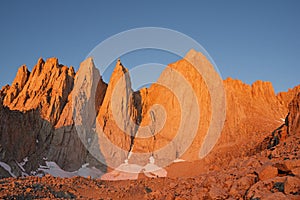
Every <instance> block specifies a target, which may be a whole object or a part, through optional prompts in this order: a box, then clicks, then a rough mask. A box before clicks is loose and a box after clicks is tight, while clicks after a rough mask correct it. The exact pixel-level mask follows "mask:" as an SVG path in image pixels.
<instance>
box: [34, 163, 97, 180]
mask: <svg viewBox="0 0 300 200" xmlns="http://www.w3.org/2000/svg"><path fill="white" fill-rule="evenodd" d="M88 166H89V163H86V164H84V165H82V166H81V168H80V169H78V170H77V171H73V172H68V171H65V170H63V169H61V168H60V167H59V166H58V165H57V164H56V163H55V162H49V161H46V166H40V167H39V168H38V170H37V171H38V172H35V174H36V176H40V175H41V174H40V173H39V171H40V172H43V173H45V174H51V175H52V176H54V177H61V178H71V177H74V176H82V177H86V178H87V177H88V176H90V177H91V178H98V177H100V176H102V175H103V172H102V171H101V170H99V169H97V168H95V167H92V168H90V167H88Z"/></svg>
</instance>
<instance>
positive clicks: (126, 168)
mask: <svg viewBox="0 0 300 200" xmlns="http://www.w3.org/2000/svg"><path fill="white" fill-rule="evenodd" d="M128 157H129V156H128ZM154 163H155V159H154V157H153V156H151V157H150V158H149V163H148V164H147V165H145V166H140V165H137V164H129V163H128V159H126V160H125V161H124V163H123V164H121V165H120V166H119V167H117V168H116V169H115V170H113V171H112V172H109V173H106V174H104V175H103V176H102V177H101V179H102V180H135V179H138V175H139V173H144V174H145V175H146V176H148V177H166V176H167V171H166V170H165V169H164V168H161V167H159V166H157V165H155V164H154Z"/></svg>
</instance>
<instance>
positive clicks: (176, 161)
mask: <svg viewBox="0 0 300 200" xmlns="http://www.w3.org/2000/svg"><path fill="white" fill-rule="evenodd" d="M173 162H174V163H178V162H185V160H183V159H179V158H177V159H175V160H173Z"/></svg>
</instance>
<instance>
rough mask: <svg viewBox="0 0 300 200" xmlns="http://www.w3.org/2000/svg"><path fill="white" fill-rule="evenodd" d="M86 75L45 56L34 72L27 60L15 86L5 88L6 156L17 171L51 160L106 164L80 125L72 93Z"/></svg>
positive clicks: (66, 165) (2, 140)
mask: <svg viewBox="0 0 300 200" xmlns="http://www.w3.org/2000/svg"><path fill="white" fill-rule="evenodd" d="M88 64H89V65H91V68H92V67H94V66H93V64H92V63H88ZM82 65H83V67H82V66H81V68H86V67H87V66H86V64H85V63H83V64H82ZM84 73H85V72H84ZM83 75H84V74H83V73H80V70H79V72H78V73H77V74H76V76H75V72H74V69H73V67H70V68H69V67H66V66H63V65H60V64H58V60H57V59H56V58H50V59H48V60H47V61H46V62H44V61H43V60H42V59H39V60H38V63H37V64H36V66H35V67H34V68H33V71H32V72H31V73H30V72H29V71H28V70H27V68H26V67H25V66H22V67H21V68H20V69H19V71H18V73H17V76H16V78H15V80H14V82H13V84H12V86H6V87H4V88H3V89H2V90H1V99H2V100H3V102H1V108H0V116H1V119H0V133H1V137H0V145H1V161H2V162H4V163H8V164H9V165H10V166H11V168H12V173H13V174H15V175H16V176H21V175H22V174H29V175H30V174H32V173H33V174H35V173H38V171H37V169H38V168H39V167H40V165H43V166H45V161H54V162H56V163H57V164H58V165H59V166H60V167H61V168H62V169H64V170H67V171H74V170H77V169H78V168H80V167H81V166H82V165H83V164H85V163H91V165H97V166H100V165H99V164H100V163H98V162H97V161H96V160H95V159H93V157H92V156H91V155H90V154H89V153H88V151H87V149H86V148H85V147H84V145H83V144H82V142H81V140H80V138H79V137H78V135H77V131H76V128H75V127H74V120H73V118H74V117H73V111H72V98H71V97H72V96H71V94H72V90H73V87H74V79H75V84H76V80H77V79H76V78H77V77H79V76H83ZM99 76H100V75H99ZM97 84H98V83H97ZM73 94H74V92H73ZM94 107H95V105H94ZM24 160H26V161H24ZM20 163H22V164H20Z"/></svg>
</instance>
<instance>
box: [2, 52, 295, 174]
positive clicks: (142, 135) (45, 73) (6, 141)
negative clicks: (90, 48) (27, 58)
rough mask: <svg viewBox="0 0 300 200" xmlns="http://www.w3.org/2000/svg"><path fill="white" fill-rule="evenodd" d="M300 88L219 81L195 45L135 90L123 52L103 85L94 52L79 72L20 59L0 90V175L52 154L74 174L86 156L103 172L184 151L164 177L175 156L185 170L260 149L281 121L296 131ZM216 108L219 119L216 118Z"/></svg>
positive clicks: (34, 165) (33, 168)
mask: <svg viewBox="0 0 300 200" xmlns="http://www.w3.org/2000/svg"><path fill="white" fill-rule="evenodd" d="M197 67H200V69H201V73H199V71H197V69H198V68H197ZM207 77H208V78H207ZM219 89H221V93H219V91H220V90H219ZM222 91H223V93H222ZM299 91H300V87H299V86H298V87H295V88H294V89H291V90H289V91H288V92H283V93H279V94H278V95H276V94H275V92H274V89H273V87H272V85H271V83H269V82H262V81H257V82H255V83H254V84H252V85H251V86H250V85H247V84H244V83H242V82H241V81H238V80H232V79H226V80H224V81H222V80H221V79H220V77H218V75H217V73H216V72H215V71H214V70H213V66H212V65H211V63H210V62H209V61H208V60H207V59H206V58H205V56H203V55H202V54H201V53H199V52H196V51H194V50H191V51H190V52H189V53H188V54H187V55H186V57H185V58H184V59H182V60H179V61H177V62H175V63H172V64H170V65H168V67H167V68H166V69H165V70H164V71H163V73H162V74H161V76H160V78H159V79H158V81H157V83H155V84H153V85H151V86H150V87H149V88H143V89H141V90H139V91H133V90H132V88H131V81H130V75H129V73H128V70H127V69H126V68H125V67H124V66H123V65H122V64H121V61H120V60H118V61H117V63H116V67H115V70H114V71H113V73H112V76H111V80H110V82H109V83H108V84H106V83H104V82H103V80H102V79H101V76H100V72H99V71H98V70H97V69H96V68H95V66H94V64H93V61H92V59H91V58H88V59H87V60H85V61H84V62H82V63H81V65H80V68H79V70H78V72H77V73H75V71H74V69H73V68H72V67H67V66H63V65H61V64H59V63H58V60H57V59H56V58H50V59H48V60H47V61H43V60H42V59H39V61H38V63H37V64H36V66H35V67H34V68H33V70H32V72H29V71H28V69H27V68H26V66H22V67H21V68H20V69H19V71H18V73H17V76H16V78H15V80H14V81H13V83H12V85H11V86H5V87H3V89H2V90H1V92H0V97H1V98H0V99H1V102H0V106H1V107H0V136H1V137H0V145H1V146H0V147H1V148H0V153H1V154H0V162H1V163H0V164H1V166H0V172H1V176H2V177H7V176H22V175H23V176H26V175H37V174H40V175H42V174H43V173H48V172H49V170H50V169H49V166H48V169H47V170H43V169H41V166H45V165H48V164H49V165H50V164H51V162H55V163H56V164H57V165H58V167H59V169H60V170H65V171H66V172H74V173H75V172H76V173H79V171H80V170H82V168H85V167H83V166H82V165H84V164H86V163H88V164H89V167H91V168H92V167H94V168H93V169H98V170H100V171H101V172H106V170H108V171H110V169H107V167H106V165H108V166H109V167H111V168H113V169H114V168H117V167H119V166H123V165H124V164H125V166H126V167H128V166H130V164H133V165H134V166H136V167H137V169H139V170H142V168H141V166H145V165H147V164H153V165H152V166H154V164H155V167H165V166H167V165H169V164H170V163H173V161H174V160H175V161H176V160H184V161H185V162H183V163H173V164H171V166H168V167H167V168H165V169H166V170H167V176H170V177H174V176H176V175H174V173H173V172H174V169H177V168H178V166H181V165H186V166H188V165H191V166H193V165H195V164H194V163H197V164H196V165H197V167H195V168H194V170H193V171H187V170H182V173H179V174H180V175H181V176H191V175H196V174H201V173H204V172H207V171H209V169H211V168H216V169H217V168H223V167H224V166H225V165H226V164H227V163H228V162H230V161H231V160H232V159H233V158H239V157H245V156H252V155H255V154H256V153H257V152H260V151H262V150H264V149H265V148H266V147H267V146H268V145H269V143H270V141H271V140H273V141H275V140H276V133H274V134H273V135H270V133H272V132H273V131H274V130H275V129H277V128H279V129H280V130H281V128H285V129H286V132H287V134H288V133H289V132H293V131H294V130H295V128H294V127H297V126H298V124H299V122H294V121H293V122H290V123H292V124H287V122H288V119H289V118H291V117H293V118H295V116H291V115H292V114H290V115H289V117H288V118H287V120H286V121H285V120H284V119H285V118H286V116H287V114H288V104H289V102H290V101H291V100H292V99H293V98H294V96H295V95H296V94H297V93H298V92H299ZM222 99H223V100H224V101H222ZM195 102H197V103H195ZM294 107H295V108H294V109H296V108H297V106H294ZM196 111H199V113H197V112H196ZM295 112H297V110H296V111H295ZM295 112H293V113H295ZM222 115H224V119H222V118H221V119H219V120H218V119H217V118H216V116H222ZM296 115H297V114H296ZM296 118H297V117H296ZM298 118H299V117H298ZM298 118H297V119H298ZM222 120H225V123H224V127H223V121H222ZM290 121H291V120H290ZM296 121H297V120H296ZM293 123H295V124H293ZM221 128H223V130H222V132H221V134H220V135H218V134H215V132H218V130H219V129H220V130H221ZM279 129H278V130H279ZM283 131H284V130H283ZM277 132H278V131H277ZM207 133H208V134H210V135H209V137H206V134H207ZM287 134H286V135H287ZM20 138H22V139H20ZM284 138H285V137H282V140H283V139H284ZM214 142H217V143H216V145H215V146H214V145H212V146H214V148H213V150H212V152H210V153H209V154H208V156H205V155H206V154H207V153H208V151H209V150H210V148H211V147H210V146H209V145H207V144H214ZM273 143H274V142H273ZM275 143H276V144H278V142H275ZM260 144H265V145H260ZM271 146H275V145H271ZM201 155H202V156H201ZM201 157H204V158H203V159H200V158H201ZM149 159H150V163H149ZM151 159H152V161H151ZM97 160H101V161H102V162H99V161H97ZM199 160H200V161H199ZM84 166H86V165H84ZM8 167H10V169H8ZM50 168H51V167H50ZM137 172H139V171H137ZM76 173H75V174H76ZM179 174H177V176H178V175H179ZM98 175H99V173H98Z"/></svg>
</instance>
